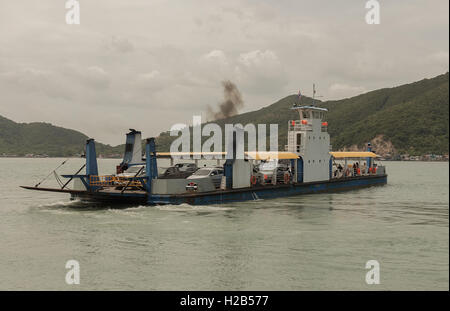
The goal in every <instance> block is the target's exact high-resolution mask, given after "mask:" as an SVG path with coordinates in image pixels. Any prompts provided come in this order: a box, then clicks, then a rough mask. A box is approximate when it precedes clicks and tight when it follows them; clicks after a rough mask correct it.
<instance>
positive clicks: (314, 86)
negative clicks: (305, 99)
mask: <svg viewBox="0 0 450 311" xmlns="http://www.w3.org/2000/svg"><path fill="white" fill-rule="evenodd" d="M316 97H323V96H316V84H315V83H313V96H312V106H314V104H315V100H316Z"/></svg>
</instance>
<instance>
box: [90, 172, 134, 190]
mask: <svg viewBox="0 0 450 311" xmlns="http://www.w3.org/2000/svg"><path fill="white" fill-rule="evenodd" d="M89 185H90V186H95V187H118V186H126V185H128V187H142V183H141V181H140V180H135V179H133V178H132V177H124V176H114V175H103V176H98V175H91V176H89Z"/></svg>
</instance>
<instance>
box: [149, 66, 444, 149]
mask: <svg viewBox="0 0 450 311" xmlns="http://www.w3.org/2000/svg"><path fill="white" fill-rule="evenodd" d="M448 86H449V80H448V73H446V74H443V75H439V76H437V77H435V78H432V79H424V80H421V81H418V82H414V83H410V84H405V85H402V86H398V87H393V88H385V89H380V90H376V91H372V92H368V93H365V94H362V95H358V96H355V97H352V98H347V99H342V100H336V101H326V102H320V101H316V105H317V106H320V107H325V108H328V110H329V112H328V116H327V121H328V124H329V126H328V131H329V133H330V135H331V143H332V145H333V149H334V150H340V149H352V148H353V149H357V148H359V149H361V148H363V147H364V145H365V144H366V143H367V142H368V141H372V142H373V143H374V145H375V147H376V148H377V149H376V150H377V151H378V152H379V153H381V154H385V153H409V154H411V155H421V154H427V153H435V154H447V153H448V142H449V125H448V122H449V93H448ZM294 103H298V97H297V95H290V96H287V97H285V98H283V99H281V100H279V101H278V102H276V103H274V104H272V105H270V106H267V107H264V108H262V109H260V110H257V111H252V112H247V113H243V114H240V115H237V116H234V117H230V118H227V119H222V120H218V121H216V123H218V124H219V125H220V126H221V127H222V128H223V125H224V124H226V123H231V124H236V123H241V124H243V125H245V124H247V123H253V124H260V123H266V124H270V123H278V132H279V139H278V142H279V148H280V150H283V148H284V145H285V144H286V136H287V122H288V121H289V120H292V119H298V115H297V113H296V112H294V111H292V110H291V109H290V108H291V107H292V105H293V104H294ZM311 103H312V99H311V98H307V97H302V100H301V104H302V105H309V104H311ZM173 139H174V138H173V137H170V136H169V133H168V132H164V133H161V134H160V136H159V137H158V139H157V143H158V147H159V149H160V150H164V151H168V150H169V147H170V143H171V142H172V141H173Z"/></svg>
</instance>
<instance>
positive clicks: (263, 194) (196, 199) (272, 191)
mask: <svg viewBox="0 0 450 311" xmlns="http://www.w3.org/2000/svg"><path fill="white" fill-rule="evenodd" d="M386 183H387V176H386V175H383V176H376V177H374V176H371V177H367V178H357V179H351V180H333V181H327V182H319V183H307V184H296V185H288V186H280V187H266V188H264V187H261V188H257V189H252V190H249V189H245V190H235V191H224V192H214V193H211V194H193V195H167V196H163V195H152V196H151V197H150V198H149V200H148V202H147V203H148V204H182V203H187V204H191V205H206V204H220V203H228V202H242V201H251V200H257V199H273V198H279V197H286V196H293V195H299V194H308V193H317V192H328V191H339V190H353V189H357V188H362V187H368V186H373V185H381V184H386Z"/></svg>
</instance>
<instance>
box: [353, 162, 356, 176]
mask: <svg viewBox="0 0 450 311" xmlns="http://www.w3.org/2000/svg"><path fill="white" fill-rule="evenodd" d="M353 176H356V163H353Z"/></svg>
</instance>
